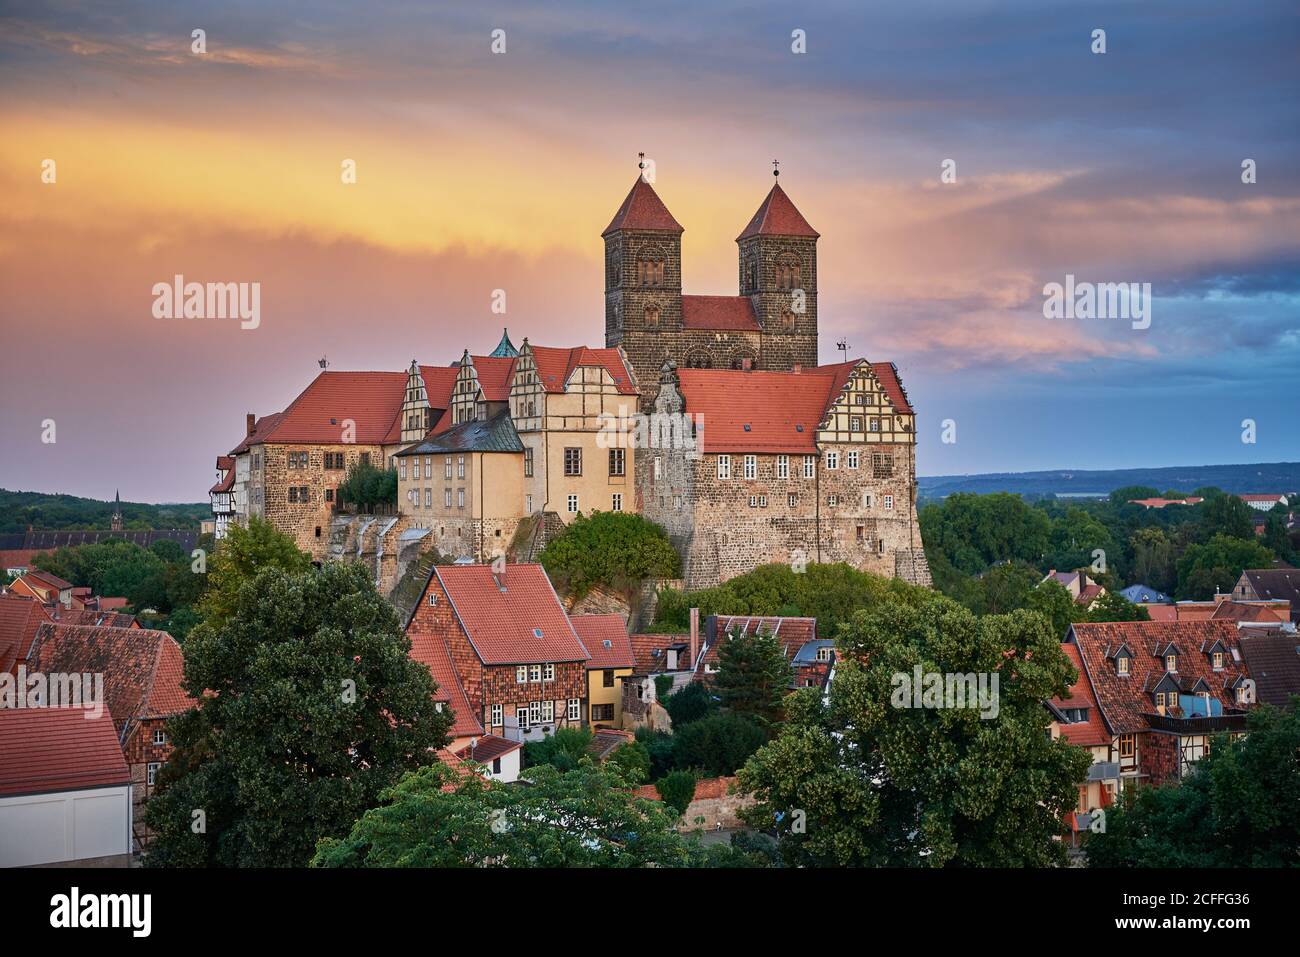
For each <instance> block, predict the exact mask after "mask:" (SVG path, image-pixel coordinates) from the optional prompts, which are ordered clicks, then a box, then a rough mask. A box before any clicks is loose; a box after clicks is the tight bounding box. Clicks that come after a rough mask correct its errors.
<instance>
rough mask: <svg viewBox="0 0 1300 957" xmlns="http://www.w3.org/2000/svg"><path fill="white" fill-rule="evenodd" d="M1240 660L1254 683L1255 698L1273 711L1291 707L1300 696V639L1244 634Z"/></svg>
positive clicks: (1284, 635)
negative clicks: (1269, 705) (1275, 708)
mask: <svg viewBox="0 0 1300 957" xmlns="http://www.w3.org/2000/svg"><path fill="white" fill-rule="evenodd" d="M1238 640H1239V641H1240V643H1241V657H1242V660H1243V661H1244V662H1245V664H1246V670H1247V671H1248V672H1249V673H1250V677H1251V678H1252V679H1253V680H1254V682H1255V698H1256V700H1257V701H1259V702H1260V703H1261V704H1271V705H1273V706H1274V707H1278V708H1286V707H1289V706H1290V703H1291V696H1292V695H1300V637H1297V636H1296V635H1295V634H1294V633H1284V634H1272V635H1255V634H1250V633H1247V634H1243V635H1242V636H1241V637H1240V638H1239V639H1238Z"/></svg>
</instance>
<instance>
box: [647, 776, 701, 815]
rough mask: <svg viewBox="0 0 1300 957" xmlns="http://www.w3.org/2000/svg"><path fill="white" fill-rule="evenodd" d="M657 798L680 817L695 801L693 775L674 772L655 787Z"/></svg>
mask: <svg viewBox="0 0 1300 957" xmlns="http://www.w3.org/2000/svg"><path fill="white" fill-rule="evenodd" d="M655 790H657V791H658V792H659V797H660V798H662V799H663V802H664V804H666V805H668V806H669V807H670V808H672V809H673V810H674V811H676V812H677V816H678V817H681V816H682V815H683V814H685V813H686V809H687V808H688V807H690V806H691V801H693V800H694V799H695V775H694V774H692V773H691V772H690V771H674V772H672V773H671V774H669V775H667V776H666V777H664V778H663V780H661V781H660V782H659V783H658V784H656V785H655Z"/></svg>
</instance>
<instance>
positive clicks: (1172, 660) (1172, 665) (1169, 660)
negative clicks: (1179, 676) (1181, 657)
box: [1165, 654, 1178, 671]
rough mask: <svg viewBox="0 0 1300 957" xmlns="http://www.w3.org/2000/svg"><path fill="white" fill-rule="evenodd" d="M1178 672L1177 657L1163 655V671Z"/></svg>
mask: <svg viewBox="0 0 1300 957" xmlns="http://www.w3.org/2000/svg"><path fill="white" fill-rule="evenodd" d="M1177 670H1178V656H1177V655H1175V654H1168V655H1165V671H1177Z"/></svg>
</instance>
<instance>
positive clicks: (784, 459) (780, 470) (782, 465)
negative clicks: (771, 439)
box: [776, 455, 790, 479]
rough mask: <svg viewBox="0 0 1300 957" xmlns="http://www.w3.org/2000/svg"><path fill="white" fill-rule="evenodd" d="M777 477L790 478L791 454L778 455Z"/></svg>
mask: <svg viewBox="0 0 1300 957" xmlns="http://www.w3.org/2000/svg"><path fill="white" fill-rule="evenodd" d="M776 477H777V478H779V479H788V478H789V477H790V456H788V455H778V456H777V457H776Z"/></svg>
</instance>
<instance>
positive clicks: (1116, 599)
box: [1087, 591, 1151, 621]
mask: <svg viewBox="0 0 1300 957" xmlns="http://www.w3.org/2000/svg"><path fill="white" fill-rule="evenodd" d="M1087 620H1088V621H1150V620H1151V615H1150V613H1149V612H1148V611H1147V610H1146V609H1145V608H1140V607H1139V606H1137V605H1135V604H1134V603H1133V602H1131V601H1129V600H1128V599H1127V598H1125V597H1124V596H1123V595H1121V594H1120V593H1119V592H1114V591H1108V592H1106V594H1104V595H1102V596H1101V597H1100V598H1098V599H1097V601H1096V602H1095V603H1094V604H1093V607H1092V608H1091V609H1089V611H1088V615H1087Z"/></svg>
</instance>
